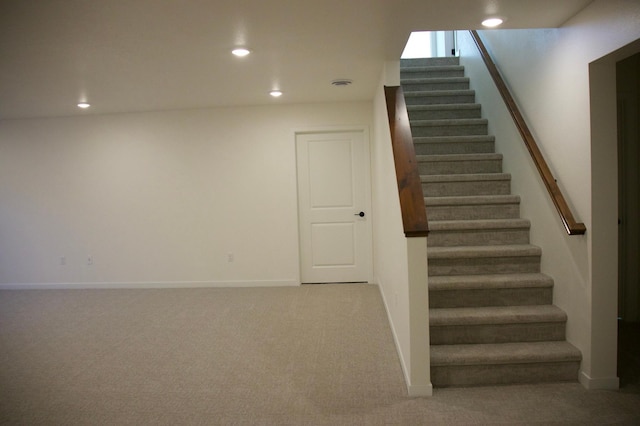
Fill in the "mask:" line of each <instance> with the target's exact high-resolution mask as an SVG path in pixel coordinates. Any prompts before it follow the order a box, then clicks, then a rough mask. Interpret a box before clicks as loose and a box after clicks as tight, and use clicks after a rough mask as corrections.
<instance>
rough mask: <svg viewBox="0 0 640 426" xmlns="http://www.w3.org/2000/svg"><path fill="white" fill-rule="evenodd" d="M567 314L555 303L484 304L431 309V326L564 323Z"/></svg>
mask: <svg viewBox="0 0 640 426" xmlns="http://www.w3.org/2000/svg"><path fill="white" fill-rule="evenodd" d="M566 321H567V314H566V313H565V312H564V311H563V310H562V309H560V308H558V307H557V306H555V305H524V306H483V307H464V308H431V309H429V326H431V327H445V326H480V325H504V324H534V323H547V324H548V323H563V322H566Z"/></svg>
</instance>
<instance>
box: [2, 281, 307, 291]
mask: <svg viewBox="0 0 640 426" xmlns="http://www.w3.org/2000/svg"><path fill="white" fill-rule="evenodd" d="M299 285H300V282H299V281H295V280H252V281H150V282H145V281H133V282H95V283H93V282H79V283H19V284H12V283H6V284H0V290H69V289H147V288H148V289H151V288H228V287H231V288H233V287H295V286H299Z"/></svg>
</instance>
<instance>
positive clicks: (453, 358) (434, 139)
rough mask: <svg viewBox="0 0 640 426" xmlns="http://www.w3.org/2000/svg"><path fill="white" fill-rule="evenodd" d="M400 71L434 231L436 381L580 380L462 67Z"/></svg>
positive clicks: (535, 250) (407, 63)
mask: <svg viewBox="0 0 640 426" xmlns="http://www.w3.org/2000/svg"><path fill="white" fill-rule="evenodd" d="M400 71H401V82H402V87H403V91H404V93H405V99H406V103H407V109H408V113H409V119H410V122H411V132H412V135H413V138H414V145H415V150H416V154H417V157H418V163H419V170H420V174H421V182H422V189H423V192H424V196H425V204H426V207H427V216H428V219H429V228H430V233H429V237H428V249H427V252H428V262H429V305H430V314H429V317H430V318H429V320H430V336H431V381H432V383H433V385H434V386H436V387H447V386H482V385H494V384H508V383H536V382H557V381H576V380H577V379H578V369H579V367H580V361H581V359H582V356H581V353H580V351H579V350H578V349H576V348H575V347H574V346H572V345H571V344H569V343H568V342H566V341H565V329H566V321H567V316H566V314H565V313H564V312H563V311H562V310H561V309H559V308H558V307H556V306H554V305H553V304H552V289H553V280H552V278H551V277H548V276H546V275H544V274H541V273H540V256H541V255H542V253H541V250H540V248H539V247H536V246H533V245H531V244H529V227H530V223H529V221H528V220H526V219H522V218H520V207H519V203H520V198H519V197H518V196H516V195H512V194H511V176H510V175H509V174H506V173H503V172H502V156H501V155H500V154H497V153H496V152H495V147H494V143H495V138H494V137H493V136H490V135H489V134H488V128H487V126H488V123H487V120H485V119H482V116H481V106H480V105H478V104H476V103H475V93H474V91H473V90H470V89H469V79H468V78H466V77H465V76H464V67H462V66H461V65H459V61H458V58H430V59H403V60H402V61H401V67H400Z"/></svg>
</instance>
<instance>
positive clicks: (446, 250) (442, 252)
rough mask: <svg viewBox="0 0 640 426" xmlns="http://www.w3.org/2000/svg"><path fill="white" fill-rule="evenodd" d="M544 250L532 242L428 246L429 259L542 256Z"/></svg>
mask: <svg viewBox="0 0 640 426" xmlns="http://www.w3.org/2000/svg"><path fill="white" fill-rule="evenodd" d="M541 255H542V250H541V249H540V247H538V246H534V245H532V244H502V245H482V246H441V247H433V246H429V247H427V257H428V258H429V259H451V258H454V259H467V258H492V257H531V256H536V257H537V256H541Z"/></svg>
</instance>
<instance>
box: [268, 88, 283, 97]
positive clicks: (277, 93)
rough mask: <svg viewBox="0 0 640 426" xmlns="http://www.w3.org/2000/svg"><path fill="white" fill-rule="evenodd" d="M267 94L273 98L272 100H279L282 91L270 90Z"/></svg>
mask: <svg viewBox="0 0 640 426" xmlns="http://www.w3.org/2000/svg"><path fill="white" fill-rule="evenodd" d="M269 94H270V95H271V96H273V97H274V98H279V97H280V96H282V91H280V90H272V91H270V92H269Z"/></svg>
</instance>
